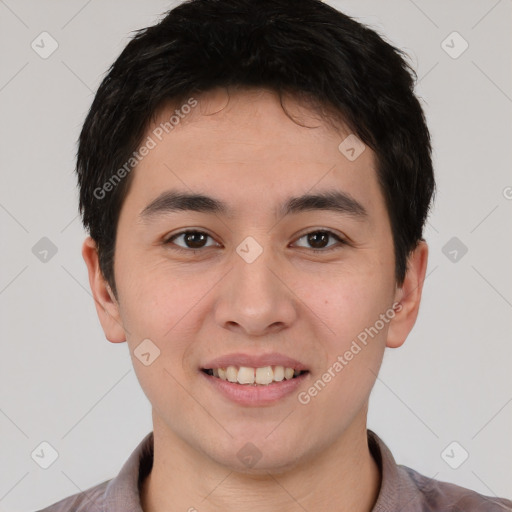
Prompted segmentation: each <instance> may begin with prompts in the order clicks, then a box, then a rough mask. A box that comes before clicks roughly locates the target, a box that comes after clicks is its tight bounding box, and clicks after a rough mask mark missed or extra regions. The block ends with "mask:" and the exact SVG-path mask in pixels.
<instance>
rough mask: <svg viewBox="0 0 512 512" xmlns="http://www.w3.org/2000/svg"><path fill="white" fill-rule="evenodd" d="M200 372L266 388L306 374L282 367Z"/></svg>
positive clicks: (218, 369)
mask: <svg viewBox="0 0 512 512" xmlns="http://www.w3.org/2000/svg"><path fill="white" fill-rule="evenodd" d="M202 371H203V372H205V373H206V374H207V375H210V376H212V377H217V378H219V379H221V380H225V381H228V382H232V383H238V384H244V385H251V384H252V385H253V386H258V385H263V386H266V385H268V384H271V383H272V382H281V381H283V380H291V379H293V378H296V377H298V376H300V375H301V374H303V373H307V371H304V370H298V369H294V368H291V367H284V366H263V367H260V368H251V367H248V366H227V367H225V368H205V369H203V370H202Z"/></svg>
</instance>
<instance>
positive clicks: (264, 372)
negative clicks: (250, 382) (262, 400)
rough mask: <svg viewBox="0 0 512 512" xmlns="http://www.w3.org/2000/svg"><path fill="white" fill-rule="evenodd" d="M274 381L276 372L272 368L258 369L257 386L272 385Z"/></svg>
mask: <svg viewBox="0 0 512 512" xmlns="http://www.w3.org/2000/svg"><path fill="white" fill-rule="evenodd" d="M273 379H274V371H273V370H272V367H271V366H265V367H264V368H256V378H255V382H256V384H270V383H271V382H272V380H273Z"/></svg>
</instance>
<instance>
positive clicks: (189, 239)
mask: <svg viewBox="0 0 512 512" xmlns="http://www.w3.org/2000/svg"><path fill="white" fill-rule="evenodd" d="M195 237H200V238H202V239H204V238H205V235H204V233H196V232H194V233H189V234H187V235H186V236H185V239H186V243H187V245H191V246H192V248H193V249H196V248H200V247H202V245H201V241H199V245H197V240H196V241H194V238H195ZM203 241H204V240H203ZM194 243H196V245H194Z"/></svg>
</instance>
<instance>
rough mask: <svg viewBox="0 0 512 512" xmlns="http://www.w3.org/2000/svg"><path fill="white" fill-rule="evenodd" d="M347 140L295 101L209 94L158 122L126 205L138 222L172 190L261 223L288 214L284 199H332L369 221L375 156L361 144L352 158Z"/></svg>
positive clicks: (254, 93) (164, 113) (268, 95)
mask: <svg viewBox="0 0 512 512" xmlns="http://www.w3.org/2000/svg"><path fill="white" fill-rule="evenodd" d="M184 105H188V106H189V107H190V106H191V105H193V106H192V107H190V108H189V107H187V108H184ZM287 113H288V115H287ZM289 116H291V117H293V120H292V119H290V117H289ZM349 136H350V137H354V135H353V134H351V133H350V131H349V130H348V129H347V128H346V127H344V126H343V125H342V124H341V123H340V126H339V127H338V128H336V127H334V126H333V125H332V124H331V123H329V122H326V121H325V120H324V119H322V117H321V115H320V114H319V113H318V112H317V111H315V110H311V109H310V108H309V107H307V106H306V105H304V104H300V103H298V102H296V101H295V100H294V99H293V98H291V97H286V98H285V99H284V100H283V101H281V99H280V98H279V96H278V95H277V93H274V92H272V91H267V90H243V91H236V92H233V91H230V93H229V95H228V94H227V92H226V90H215V91H211V92H209V93H206V94H203V95H201V96H199V97H194V98H193V101H190V99H189V100H188V101H187V100H185V101H184V102H183V103H182V104H181V105H176V104H175V105H173V106H172V107H171V106H169V107H166V108H163V109H162V110H161V111H160V112H159V113H158V115H157V116H155V118H154V121H153V123H152V124H151V125H150V126H149V127H148V129H147V132H146V134H145V136H144V139H143V143H147V142H148V141H149V140H151V146H152V149H151V150H150V151H149V152H148V154H147V155H146V156H145V157H144V158H143V159H142V160H141V161H140V162H139V164H138V165H137V167H136V168H135V170H134V171H132V172H133V173H134V176H133V182H132V183H131V187H130V192H129V194H128V197H127V200H128V199H130V201H132V202H134V203H135V204H134V206H135V208H136V209H138V213H139V214H140V213H142V211H143V210H144V209H146V208H147V206H148V204H149V203H150V202H151V201H154V200H155V199H157V198H158V197H159V196H161V194H162V193H163V192H165V191H166V190H170V189H172V190H175V191H176V190H179V191H182V192H184V193H185V192H188V193H196V192H197V193H201V194H202V195H207V196H209V197H215V198H217V199H218V200H219V201H222V202H223V203H224V204H225V205H226V207H227V209H229V211H230V213H231V214H238V213H240V214H244V213H250V214H252V215H256V214H258V213H259V212H262V211H263V210H268V208H265V205H268V203H269V201H270V200H272V201H273V198H275V201H276V202H279V206H280V207H283V206H284V207H286V205H285V199H286V198H290V197H299V196H303V195H304V194H305V193H306V192H310V193H314V192H316V191H322V192H328V191H333V192H334V193H337V192H341V193H344V194H345V195H346V196H348V197H349V198H351V199H353V200H354V201H356V202H358V203H359V204H360V205H361V206H362V207H363V208H364V209H365V210H367V211H368V212H369V213H371V210H372V209H374V210H375V208H374V206H375V205H376V206H379V203H380V207H382V206H383V202H382V201H383V198H382V194H381V192H380V188H379V186H378V182H377V177H376V171H375V157H374V153H373V151H371V149H370V148H369V147H364V145H362V143H360V141H359V143H360V144H361V145H362V146H360V147H356V150H357V151H358V152H359V151H360V150H361V148H362V149H363V151H362V152H361V153H360V154H359V156H358V157H357V158H356V159H349V158H347V154H346V153H344V152H343V151H342V150H340V143H341V144H343V141H345V140H347V137H349ZM348 140H349V141H352V139H348ZM356 140H357V139H356ZM352 145H353V144H352ZM349 156H350V154H349ZM288 206H289V204H288ZM276 209H277V207H276V206H273V210H272V212H271V213H275V211H276ZM281 210H282V208H281ZM374 213H375V212H374ZM381 213H382V212H381Z"/></svg>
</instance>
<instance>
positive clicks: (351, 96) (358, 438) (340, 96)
mask: <svg viewBox="0 0 512 512" xmlns="http://www.w3.org/2000/svg"><path fill="white" fill-rule="evenodd" d="M413 86H414V82H413V73H412V71H411V70H410V69H409V68H408V66H407V64H406V63H405V61H404V60H403V58H402V55H401V53H400V52H399V51H398V50H396V49H395V48H393V47H392V46H390V45H389V44H388V43H386V42H385V41H383V40H382V39H381V38H380V37H379V36H378V35H377V34H376V33H375V32H373V31H371V30H369V29H367V28H366V27H364V26H362V25H361V24H359V23H357V22H355V21H354V20H352V19H350V18H349V17H347V16H345V15H343V14H341V13H340V12H338V11H336V10H335V9H333V8H331V7H329V6H328V5H326V4H324V3H322V2H320V1H319V0H272V1H270V0H258V2H255V1H250V0H192V1H189V2H185V3H183V4H182V5H180V6H179V7H177V8H175V9H173V10H171V11H170V12H169V13H168V14H167V16H166V17H165V18H164V19H163V20H162V21H161V22H160V23H158V24H157V25H155V26H153V27H149V28H148V29H145V30H142V31H140V32H139V33H138V34H137V36H136V37H135V38H134V39H133V40H132V41H131V42H130V43H129V44H128V45H127V47H126V48H125V50H124V51H123V52H122V54H121V55H120V57H119V58H118V59H117V61H116V62H115V63H114V64H113V66H112V68H111V69H110V71H109V74H108V75H107V77H106V78H105V80H104V81H103V83H102V84H101V86H100V88H99V90H98V92H97V94H96V97H95V99H94V102H93V105H92V107H91V110H90V112H89V114H88V116H87V119H86V121H85V124H84V127H83V129H82V133H81V136H80V141H79V151H78V160H77V173H78V181H79V186H80V211H81V213H82V215H83V222H84V226H85V227H86V228H87V229H88V230H89V232H90V237H88V238H87V239H86V240H85V242H84V245H83V251H82V254H83V257H84V260H85V262H86V264H87V268H88V271H89V279H90V285H91V289H92V292H93V295H94V299H95V302H96V308H97V312H98V316H99V319H100V322H101V325H102V327H103V330H104V332H105V335H106V337H107V339H108V340H109V341H111V342H113V343H122V342H125V341H126V342H127V343H128V346H129V349H130V354H131V355H132V360H133V364H134V368H135V371H136V374H137V377H138V379H139V381H140V384H141V386H142V388H143V390H144V392H145V394H146V396H147V397H148V399H149V401H150V402H151V404H152V415H153V427H154V429H153V432H152V433H150V434H148V436H147V437H146V438H145V439H144V440H143V441H142V442H141V444H140V445H139V446H138V447H137V449H136V450H135V452H134V453H133V454H132V456H131V457H130V458H129V459H128V461H127V462H126V464H125V466H124V467H123V469H122V470H121V473H120V474H119V475H118V476H117V477H116V478H114V479H112V480H110V481H108V482H104V483H101V484H99V485H97V486H95V487H94V488H92V489H89V490H87V491H86V492H85V493H81V494H77V495H75V496H72V497H69V498H67V499H65V500H63V501H61V502H59V503H57V504H55V505H53V506H51V507H49V508H47V509H45V510H46V511H53V512H55V511H64V510H73V511H89V510H91V511H92V510H105V511H107V510H108V511H127V510H130V511H141V510H143V511H144V512H160V511H174V510H176V511H179V510H183V511H187V510H188V511H195V510H198V511H200V512H203V511H204V512H210V511H231V510H237V511H240V510H242V511H244V510H245V511H253V510H262V509H265V510H267V511H280V512H281V511H294V510H307V511H308V512H316V511H319V510H325V509H326V508H329V509H335V510H339V511H351V512H363V511H364V512H367V511H374V512H383V511H399V510H404V511H405V510H407V511H437V510H439V511H440V510H443V511H444V510H464V511H465V512H467V511H477V510H478V511H481V510H486V511H503V510H511V509H512V508H511V507H512V502H510V501H508V500H506V499H498V498H491V497H486V496H482V495H480V494H477V493H476V492H473V491H470V490H468V489H463V488H461V487H458V486H455V485H452V484H448V483H443V482H437V481H435V480H431V479H428V478H426V477H425V476H423V475H420V474H419V473H417V472H416V471H414V470H412V469H410V468H406V467H404V466H397V465H396V463H395V462H394V460H393V457H392V455H391V453H390V451H389V450H388V448H387V447H386V446H385V444H384V443H383V442H382V440H381V439H380V438H379V437H378V436H377V435H376V434H375V433H373V432H372V431H370V430H368V429H367V427H366V418H367V411H368V400H369V396H370V392H371V389H372V387H373V385H374V383H375V379H376V377H377V374H378V371H379V368H380V365H381V362H382V357H383V353H384V350H385V348H386V347H389V348H395V347H399V346H401V345H402V344H403V343H404V341H405V340H406V338H407V336H408V334H409V332H410V331H411V329H412V328H413V326H414V323H415V321H416V317H417V314H418V310H419V305H420V301H421V293H422V286H423V281H424V278H425V272H426V267H427V258H428V247H427V244H426V242H425V240H424V239H423V237H422V234H423V226H424V223H425V221H426V218H427V215H428V212H429V208H430V205H431V200H432V196H433V193H434V188H435V183H434V176H433V170H432V163H431V155H430V152H431V147H430V138H429V132H428V129H427V127H426V124H425V120H424V116H423V112H422V109H421V107H420V104H419V102H418V100H417V98H416V97H415V96H414V94H413Z"/></svg>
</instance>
